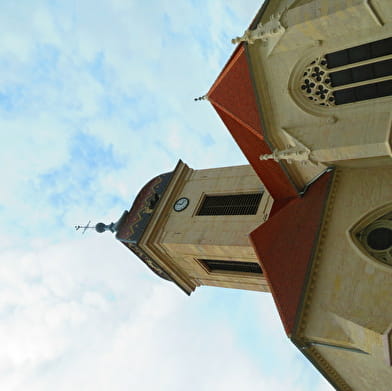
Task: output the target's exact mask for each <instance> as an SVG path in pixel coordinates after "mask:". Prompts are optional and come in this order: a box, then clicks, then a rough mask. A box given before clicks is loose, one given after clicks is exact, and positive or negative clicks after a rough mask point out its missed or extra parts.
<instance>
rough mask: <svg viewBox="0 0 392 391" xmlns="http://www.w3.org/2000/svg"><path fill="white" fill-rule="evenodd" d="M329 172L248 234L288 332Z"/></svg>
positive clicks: (325, 197) (329, 177) (306, 270)
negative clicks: (303, 193)
mask: <svg viewBox="0 0 392 391" xmlns="http://www.w3.org/2000/svg"><path fill="white" fill-rule="evenodd" d="M332 175H333V174H332V173H328V174H324V175H323V176H321V177H320V178H319V179H318V180H317V181H316V182H315V183H313V184H312V185H311V186H310V188H309V189H308V191H307V192H306V193H305V195H304V196H303V198H296V199H292V200H291V201H289V202H288V203H286V204H285V205H284V206H282V207H281V208H280V209H279V210H277V211H276V213H275V214H274V215H273V216H270V218H269V219H268V220H267V221H266V222H265V223H264V224H262V225H260V226H259V227H258V228H256V229H255V230H254V231H253V232H252V233H251V234H250V239H251V242H252V244H253V247H254V249H255V251H256V254H257V256H258V258H259V261H260V264H261V267H262V269H263V272H264V275H265V277H266V279H267V281H268V284H269V286H270V289H271V292H272V295H273V297H274V300H275V303H276V306H277V308H278V311H279V314H280V317H281V319H282V322H283V325H284V327H285V330H286V333H287V334H288V335H289V336H290V335H291V333H292V331H293V328H294V325H295V317H296V314H297V310H298V309H299V305H300V304H301V295H302V291H303V288H304V285H305V282H306V275H307V272H308V267H309V264H310V261H311V259H312V256H313V249H314V246H315V244H316V242H317V238H318V233H319V227H320V224H321V219H322V214H323V211H324V205H325V204H326V201H327V197H328V193H329V184H330V182H331V180H332Z"/></svg>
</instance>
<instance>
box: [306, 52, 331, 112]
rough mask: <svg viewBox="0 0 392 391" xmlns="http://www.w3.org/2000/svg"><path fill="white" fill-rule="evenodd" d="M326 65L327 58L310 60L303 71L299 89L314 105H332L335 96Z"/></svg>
mask: <svg viewBox="0 0 392 391" xmlns="http://www.w3.org/2000/svg"><path fill="white" fill-rule="evenodd" d="M326 66H327V60H326V59H325V58H324V57H318V58H317V59H316V60H314V61H312V62H311V63H310V64H309V65H308V67H307V68H306V70H305V72H304V73H303V76H302V80H301V90H302V93H303V94H304V95H305V96H306V97H307V99H309V100H310V101H312V102H313V103H314V104H316V105H319V106H334V105H335V98H334V96H333V92H332V90H331V79H330V77H329V75H328V69H327V68H326Z"/></svg>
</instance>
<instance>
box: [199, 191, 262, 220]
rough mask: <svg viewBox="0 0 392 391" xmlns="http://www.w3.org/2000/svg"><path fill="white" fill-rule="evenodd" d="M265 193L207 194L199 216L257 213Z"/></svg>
mask: <svg viewBox="0 0 392 391" xmlns="http://www.w3.org/2000/svg"><path fill="white" fill-rule="evenodd" d="M262 195H263V193H254V194H234V195H223V196H206V197H205V198H204V200H203V203H202V205H201V207H200V209H199V211H198V212H197V215H198V216H224V215H255V214H256V213H257V209H258V207H259V204H260V200H261V197H262Z"/></svg>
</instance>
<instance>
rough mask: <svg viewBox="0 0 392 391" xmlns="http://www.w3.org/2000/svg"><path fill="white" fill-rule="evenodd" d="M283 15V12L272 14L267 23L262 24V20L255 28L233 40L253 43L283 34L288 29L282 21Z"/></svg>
mask: <svg viewBox="0 0 392 391" xmlns="http://www.w3.org/2000/svg"><path fill="white" fill-rule="evenodd" d="M282 16H283V13H279V14H276V15H271V18H270V20H269V21H268V22H267V23H265V24H262V23H261V22H260V23H259V24H258V25H257V27H256V28H255V29H254V30H246V31H245V33H244V34H243V36H242V37H236V38H233V39H232V40H231V42H232V43H233V44H237V43H240V42H248V43H249V44H253V43H254V42H255V41H257V40H262V41H263V42H267V41H268V39H269V38H272V37H275V36H279V35H282V34H283V33H284V32H285V30H286V29H285V28H284V27H283V25H282V23H281V20H282Z"/></svg>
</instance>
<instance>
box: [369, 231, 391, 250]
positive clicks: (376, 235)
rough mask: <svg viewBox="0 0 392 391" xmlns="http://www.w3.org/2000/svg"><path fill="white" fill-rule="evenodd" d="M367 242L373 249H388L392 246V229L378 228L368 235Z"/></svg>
mask: <svg viewBox="0 0 392 391" xmlns="http://www.w3.org/2000/svg"><path fill="white" fill-rule="evenodd" d="M366 240H367V243H368V245H369V247H370V248H372V249H373V250H387V249H388V248H389V247H391V246H392V230H391V229H389V228H384V227H380V228H376V229H374V230H373V231H371V232H369V233H368V235H367V239H366Z"/></svg>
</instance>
